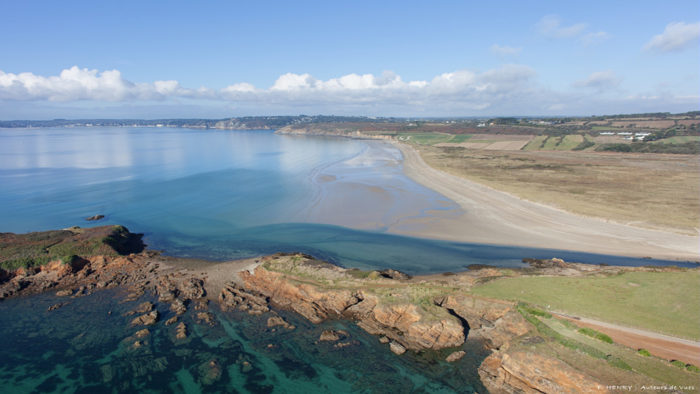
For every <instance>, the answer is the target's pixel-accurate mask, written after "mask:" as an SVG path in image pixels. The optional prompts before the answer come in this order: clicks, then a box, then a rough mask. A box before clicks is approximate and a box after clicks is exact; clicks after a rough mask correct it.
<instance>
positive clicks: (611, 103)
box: [0, 0, 700, 119]
mask: <svg viewBox="0 0 700 394" xmlns="http://www.w3.org/2000/svg"><path fill="white" fill-rule="evenodd" d="M0 9H1V10H2V12H1V15H2V23H1V24H0V36H1V37H2V40H0V119H24V118H30V119H45V118H54V117H65V118H71V117H142V118H156V117H226V116H240V115H266V114H271V115H274V114H299V113H306V114H317V113H323V114H357V115H371V116H491V115H589V114H604V113H628V112H646V111H671V112H680V111H688V110H698V109H700V108H699V107H700V105H699V102H700V98H699V96H700V80H699V76H698V74H699V70H700V51H699V47H700V38H699V37H700V3H699V2H697V1H696V0H695V1H674V2H667V3H661V2H658V1H654V2H652V1H616V2H609V1H588V2H585V3H584V2H576V3H574V2H566V1H556V2H554V1H552V2H547V1H538V2H529V1H528V2H525V1H510V2H506V1H503V2H479V3H476V2H456V1H433V2H430V3H428V2H419V1H416V2H411V1H384V2H364V1H353V2H328V1H324V2H321V1H318V2H312V1H295V2H272V1H259V2H228V1H227V2H223V1H222V2H215V1H204V2H192V1H120V2H112V3H106V4H100V5H99V7H98V6H96V5H95V3H94V2H87V1H85V2H81V1H66V2H54V1H45V2H41V1H29V0H26V1H5V2H4V4H3V5H2V6H0Z"/></svg>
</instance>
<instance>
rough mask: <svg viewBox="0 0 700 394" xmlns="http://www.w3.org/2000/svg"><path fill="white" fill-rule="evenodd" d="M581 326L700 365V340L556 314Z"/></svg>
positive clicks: (627, 343) (656, 354)
mask: <svg viewBox="0 0 700 394" xmlns="http://www.w3.org/2000/svg"><path fill="white" fill-rule="evenodd" d="M556 315H557V316H558V317H562V318H564V319H567V320H569V321H571V322H574V323H576V324H577V325H579V326H581V327H589V328H592V329H594V330H597V331H600V332H602V333H605V334H607V335H608V336H610V338H612V340H613V341H615V343H619V344H621V345H624V346H627V347H631V348H633V349H646V350H648V351H649V353H651V354H653V355H655V356H657V357H661V358H665V359H667V360H680V361H683V362H685V363H690V364H693V365H700V342H697V341H691V340H688V339H682V338H676V337H672V336H668V335H663V334H659V333H655V332H651V331H645V330H640V329H636V328H630V327H623V326H618V325H616V324H611V323H606V322H601V321H597V320H593V319H587V318H584V317H573V316H569V315H564V314H556Z"/></svg>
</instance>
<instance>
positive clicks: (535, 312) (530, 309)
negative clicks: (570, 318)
mask: <svg viewBox="0 0 700 394" xmlns="http://www.w3.org/2000/svg"><path fill="white" fill-rule="evenodd" d="M519 308H520V309H522V310H523V311H525V312H527V313H529V314H531V315H535V316H539V317H544V318H546V319H551V318H552V314H551V313H549V312H545V311H543V310H541V309H537V308H533V307H531V306H527V305H525V304H521V305H519Z"/></svg>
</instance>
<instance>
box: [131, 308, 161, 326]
mask: <svg viewBox="0 0 700 394" xmlns="http://www.w3.org/2000/svg"><path fill="white" fill-rule="evenodd" d="M157 321H158V311H151V312H149V313H146V314H145V315H141V316H139V317H136V318H134V320H132V321H131V325H132V326H151V325H153V324H156V322H157Z"/></svg>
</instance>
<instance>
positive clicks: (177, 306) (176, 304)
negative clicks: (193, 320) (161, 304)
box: [170, 298, 187, 315]
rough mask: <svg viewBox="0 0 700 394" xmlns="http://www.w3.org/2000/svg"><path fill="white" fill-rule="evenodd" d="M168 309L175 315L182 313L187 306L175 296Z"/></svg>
mask: <svg viewBox="0 0 700 394" xmlns="http://www.w3.org/2000/svg"><path fill="white" fill-rule="evenodd" d="M170 310H171V311H172V312H173V313H175V314H176V315H182V314H184V313H185V312H187V307H186V306H185V303H184V302H182V300H181V299H179V298H175V299H174V300H173V302H172V303H171V304H170Z"/></svg>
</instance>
